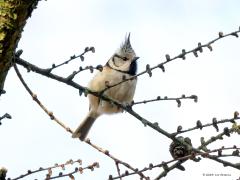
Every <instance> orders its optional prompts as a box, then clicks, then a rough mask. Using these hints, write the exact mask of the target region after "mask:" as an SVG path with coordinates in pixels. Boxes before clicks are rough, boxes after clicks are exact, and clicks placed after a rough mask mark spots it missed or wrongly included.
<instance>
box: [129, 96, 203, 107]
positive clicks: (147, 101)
mask: <svg viewBox="0 0 240 180" xmlns="http://www.w3.org/2000/svg"><path fill="white" fill-rule="evenodd" d="M183 99H193V100H194V102H197V101H198V97H197V96H196V95H191V96H185V95H182V96H181V97H177V98H169V97H167V96H165V97H163V98H162V97H160V96H157V97H156V98H154V99H148V100H143V101H137V102H132V103H131V106H134V105H138V104H146V103H149V102H155V101H176V102H177V105H178V107H180V106H181V100H183Z"/></svg>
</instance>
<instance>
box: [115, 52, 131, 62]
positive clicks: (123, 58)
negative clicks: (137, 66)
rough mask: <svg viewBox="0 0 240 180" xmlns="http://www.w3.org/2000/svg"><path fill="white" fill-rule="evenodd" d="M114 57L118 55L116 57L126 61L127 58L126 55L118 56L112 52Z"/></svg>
mask: <svg viewBox="0 0 240 180" xmlns="http://www.w3.org/2000/svg"><path fill="white" fill-rule="evenodd" d="M114 57H118V58H120V59H122V60H123V61H127V60H128V58H127V57H122V56H120V55H118V54H114Z"/></svg>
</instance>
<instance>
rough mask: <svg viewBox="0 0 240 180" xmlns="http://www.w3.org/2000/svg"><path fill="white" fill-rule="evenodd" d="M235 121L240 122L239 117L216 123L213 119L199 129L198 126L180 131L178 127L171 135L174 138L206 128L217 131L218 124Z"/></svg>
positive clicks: (180, 128)
mask: <svg viewBox="0 0 240 180" xmlns="http://www.w3.org/2000/svg"><path fill="white" fill-rule="evenodd" d="M237 120H240V117H233V118H230V119H222V120H219V121H217V119H216V118H213V122H212V123H207V124H204V125H202V126H201V128H200V127H199V126H195V127H192V128H188V129H185V130H182V127H181V126H178V129H179V130H178V131H177V132H174V133H172V135H173V136H176V135H179V134H182V133H186V132H189V131H193V130H196V129H202V128H204V127H208V126H213V127H214V128H215V129H216V130H217V131H218V126H217V125H218V124H223V123H229V122H230V123H233V122H234V121H237Z"/></svg>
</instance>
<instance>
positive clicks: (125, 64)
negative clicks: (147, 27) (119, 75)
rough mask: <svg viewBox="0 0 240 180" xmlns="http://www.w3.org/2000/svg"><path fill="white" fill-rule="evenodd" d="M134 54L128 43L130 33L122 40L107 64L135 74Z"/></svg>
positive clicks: (135, 58) (135, 57)
mask: <svg viewBox="0 0 240 180" xmlns="http://www.w3.org/2000/svg"><path fill="white" fill-rule="evenodd" d="M138 58H139V57H137V56H136V53H135V51H134V50H133V48H132V46H131V43H130V33H129V34H128V35H127V36H126V38H125V40H124V42H123V43H122V45H121V46H120V48H119V49H117V50H116V52H115V53H114V54H113V56H112V57H111V58H110V59H109V61H108V65H109V66H110V67H111V68H113V69H116V70H120V71H125V72H128V74H131V75H135V74H136V71H137V62H136V60H137V59H138Z"/></svg>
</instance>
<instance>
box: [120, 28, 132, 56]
mask: <svg viewBox="0 0 240 180" xmlns="http://www.w3.org/2000/svg"><path fill="white" fill-rule="evenodd" d="M121 50H122V52H123V53H135V52H134V50H133V48H132V46H131V43H130V33H129V34H128V35H126V38H125V41H124V42H123V44H122V45H121Z"/></svg>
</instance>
